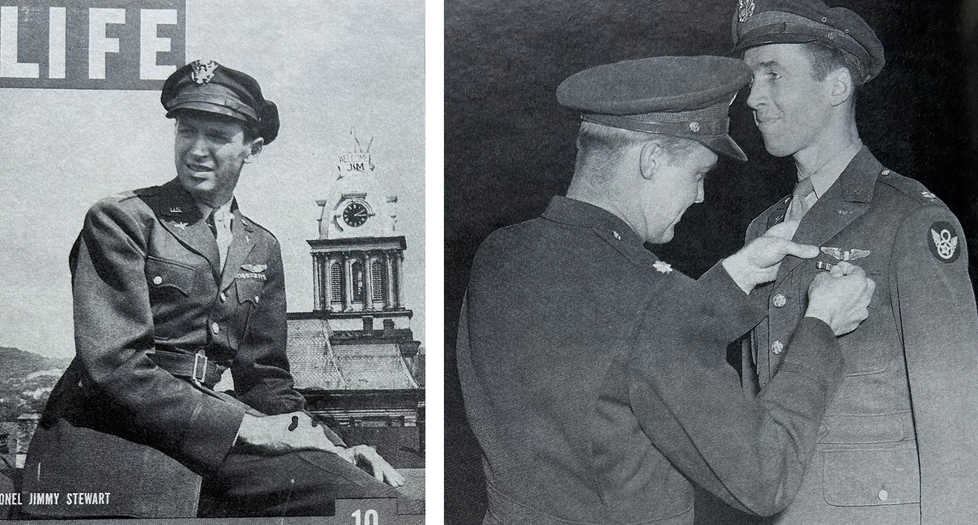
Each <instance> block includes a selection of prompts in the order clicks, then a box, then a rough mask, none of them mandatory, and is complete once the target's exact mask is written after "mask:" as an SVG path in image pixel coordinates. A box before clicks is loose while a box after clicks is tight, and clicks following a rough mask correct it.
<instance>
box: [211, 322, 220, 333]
mask: <svg viewBox="0 0 978 525" xmlns="http://www.w3.org/2000/svg"><path fill="white" fill-rule="evenodd" d="M211 332H214V333H215V334H218V333H220V332H221V325H219V324H217V323H213V324H211Z"/></svg>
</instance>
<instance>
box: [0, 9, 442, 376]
mask: <svg viewBox="0 0 978 525" xmlns="http://www.w3.org/2000/svg"><path fill="white" fill-rule="evenodd" d="M21 3H22V4H26V3H28V2H21ZM186 9H187V10H186V57H187V60H188V61H191V60H194V59H197V58H202V59H210V60H215V61H217V62H218V63H221V64H224V65H226V66H229V67H232V68H234V69H239V70H242V71H244V72H246V73H248V74H250V75H251V76H253V77H255V79H257V80H258V82H259V83H260V84H261V87H262V91H263V93H264V95H265V97H266V98H267V99H269V100H271V101H273V102H275V103H276V104H277V105H278V107H279V112H280V117H281V122H282V127H281V131H280V134H279V136H278V138H277V139H276V140H275V142H273V143H272V144H270V145H268V146H267V147H266V148H265V149H264V151H263V152H262V154H261V155H260V157H259V158H258V160H257V161H256V162H255V163H253V164H249V165H247V166H246V167H245V168H244V171H243V172H242V176H241V180H240V182H239V185H238V189H237V191H236V193H235V196H236V198H237V199H238V202H239V204H240V206H241V209H242V211H243V212H244V213H245V214H246V215H248V216H249V217H251V218H252V219H253V220H255V221H256V222H258V223H259V224H261V225H262V226H264V227H266V228H267V229H269V230H270V231H272V232H273V233H274V234H275V236H276V237H277V238H278V239H279V242H280V243H281V245H282V252H283V253H282V256H283V261H284V264H285V277H286V288H287V294H288V303H289V308H288V309H289V311H290V312H305V311H310V310H311V309H312V301H313V291H312V259H311V257H310V255H309V245H308V244H307V243H306V241H307V240H309V239H315V238H317V237H318V231H317V223H316V219H317V218H318V217H319V211H320V209H319V207H318V206H317V205H316V200H317V199H326V198H330V196H329V195H328V191H329V188H330V185H331V183H332V181H333V178H334V176H335V174H336V173H337V165H338V163H339V156H340V155H341V154H344V153H349V152H350V151H351V150H352V149H353V137H352V135H351V130H352V129H355V130H356V135H357V136H358V137H359V139H360V141H361V142H367V141H369V140H370V139H371V138H372V139H373V142H372V145H371V149H370V153H371V157H372V161H373V163H374V164H375V165H376V171H375V172H374V173H375V174H376V176H377V177H378V178H379V179H381V180H383V181H385V184H388V189H387V191H386V192H385V193H386V194H387V195H397V196H398V197H399V200H398V214H399V217H398V228H399V229H400V233H401V234H402V235H404V236H405V238H406V240H407V250H406V251H405V259H404V268H405V280H406V282H405V295H406V302H407V307H408V308H410V309H412V310H413V311H414V314H415V315H414V318H413V320H412V323H411V326H412V329H413V330H414V334H415V338H416V339H418V340H420V341H422V343H424V342H425V330H424V323H425V316H424V312H425V304H424V285H425V283H424V271H425V253H424V246H425V237H424V227H425V224H424V209H425V202H424V187H425V186H424V183H425V181H424V171H425V142H424V136H425V127H424V123H425V121H424V116H425V103H424V74H425V70H424V58H425V57H424V22H425V18H424V2H423V1H421V0H408V1H397V2H394V1H390V0H358V1H357V2H355V3H353V2H337V1H319V2H299V1H277V2H274V3H273V2H268V1H257V0H234V1H226V0H221V1H214V0H207V1H206V2H204V1H203V0H187V8H186ZM0 130H2V131H3V133H2V140H0V271H2V274H0V346H11V347H17V348H20V349H21V350H26V351H30V352H34V353H37V354H40V355H44V356H49V357H66V356H71V355H73V353H74V346H73V341H72V338H73V335H72V316H71V289H70V278H69V271H68V263H67V261H68V252H69V250H70V248H71V245H72V243H73V242H74V240H75V238H76V236H77V235H78V231H79V230H80V228H81V226H82V221H83V219H84V216H85V212H86V211H87V209H88V208H89V207H90V206H91V205H92V204H93V203H94V202H96V201H97V200H98V199H100V198H102V197H105V196H108V195H112V194H115V193H118V192H121V191H126V190H131V189H134V188H139V187H145V186H150V185H155V184H162V183H164V182H166V181H168V180H170V179H171V178H173V177H174V176H175V171H174V163H173V121H172V120H167V119H166V118H165V117H164V110H163V108H162V106H161V105H160V102H159V92H158V91H108V90H62V89H19V88H18V89H13V88H6V89H0Z"/></svg>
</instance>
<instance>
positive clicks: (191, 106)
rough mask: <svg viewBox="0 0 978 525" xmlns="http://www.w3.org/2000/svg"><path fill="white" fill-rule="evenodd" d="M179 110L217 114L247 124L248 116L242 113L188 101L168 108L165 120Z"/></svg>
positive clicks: (208, 103) (218, 106) (205, 103)
mask: <svg viewBox="0 0 978 525" xmlns="http://www.w3.org/2000/svg"><path fill="white" fill-rule="evenodd" d="M181 109H192V110H194V111H204V112H207V113H217V114H219V115H224V116H227V117H231V118H235V119H238V120H241V121H244V122H248V116H247V115H244V114H242V113H238V112H237V111H234V110H233V109H231V108H228V107H225V106H220V105H217V104H211V103H210V102H201V101H192V100H188V101H186V102H181V103H180V104H177V105H176V106H173V107H172V108H170V110H169V111H167V112H166V118H173V113H174V112H175V111H179V110H181Z"/></svg>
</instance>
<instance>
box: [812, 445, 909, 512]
mask: <svg viewBox="0 0 978 525" xmlns="http://www.w3.org/2000/svg"><path fill="white" fill-rule="evenodd" d="M824 457H825V463H824V465H823V471H822V494H823V496H824V497H825V502H826V503H828V504H829V505H833V506H836V507H867V506H876V505H900V504H906V503H919V502H920V466H919V464H918V463H917V449H916V448H913V447H907V446H904V447H894V448H882V447H880V448H874V449H850V450H829V451H826V452H824Z"/></svg>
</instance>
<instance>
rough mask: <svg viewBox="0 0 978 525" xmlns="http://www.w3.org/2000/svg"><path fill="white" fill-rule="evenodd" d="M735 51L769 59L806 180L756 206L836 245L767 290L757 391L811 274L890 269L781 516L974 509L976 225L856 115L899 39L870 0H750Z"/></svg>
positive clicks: (840, 518)
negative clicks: (886, 162) (971, 238)
mask: <svg viewBox="0 0 978 525" xmlns="http://www.w3.org/2000/svg"><path fill="white" fill-rule="evenodd" d="M738 4H739V5H738V9H737V11H736V12H735V13H734V19H733V40H734V46H735V50H736V51H738V52H742V53H743V58H744V61H745V62H746V63H747V65H748V66H749V67H750V68H751V69H752V71H753V81H752V86H751V91H750V96H749V97H748V99H747V105H748V106H750V108H751V109H752V110H753V113H754V120H755V122H756V123H757V127H758V129H759V130H760V132H761V135H762V137H763V139H764V146H765V148H766V149H767V151H768V152H769V153H771V154H772V155H774V156H777V157H785V156H791V157H792V159H793V160H794V163H795V167H796V173H792V177H793V178H794V177H795V176H797V180H798V184H797V186H796V189H795V191H794V192H793V194H792V195H789V196H787V197H785V198H784V199H782V200H780V201H779V202H777V203H776V204H774V205H773V206H772V207H770V208H769V209H768V210H767V211H765V212H764V213H762V214H761V215H760V216H759V217H758V218H756V219H755V220H754V222H753V223H752V224H751V226H750V228H749V230H748V232H747V240H748V241H750V240H752V239H755V238H757V237H758V236H760V235H762V234H763V233H764V232H765V231H766V230H767V229H768V228H770V227H772V226H773V225H775V224H777V223H779V222H780V221H782V220H792V221H799V220H800V224H799V226H798V229H797V231H796V233H795V236H794V238H793V240H795V241H796V242H799V243H805V244H813V245H817V246H820V247H821V253H820V255H819V256H818V258H817V260H816V261H802V260H800V259H794V258H791V259H787V260H786V261H785V262H784V263H783V264H782V266H781V268H780V271H779V273H778V276H777V279H776V280H775V281H774V282H773V283H772V284H770V285H766V286H762V287H760V288H758V289H756V290H755V291H754V295H756V296H758V297H759V298H760V299H762V300H765V301H766V302H767V305H768V307H767V310H768V314H769V316H768V319H766V320H765V321H764V322H762V323H761V324H760V325H758V327H757V328H756V329H754V331H753V333H752V335H751V337H750V339H749V341H748V344H747V345H746V346H745V349H744V352H743V361H742V369H743V370H744V382H745V387H746V390H747V394H748V396H754V395H755V393H756V392H757V391H761V392H763V391H764V390H765V389H766V388H768V387H769V386H770V385H771V384H772V381H773V380H774V378H775V377H777V373H778V371H779V370H781V369H783V368H784V367H785V366H787V361H786V358H785V356H786V355H787V343H788V341H789V340H790V337H791V333H792V332H793V331H794V329H795V327H796V326H797V325H798V323H799V322H800V321H801V320H802V317H803V315H804V312H805V308H806V306H807V304H808V301H807V296H806V291H807V287H808V283H809V282H811V280H812V278H813V277H814V276H816V275H817V274H820V273H822V272H823V269H825V268H829V267H831V266H833V265H837V264H839V263H840V262H843V261H849V262H852V263H855V264H858V265H860V266H861V267H862V268H864V269H865V270H866V273H867V274H868V275H869V276H871V277H872V278H873V279H874V280H875V281H876V283H877V285H878V286H877V289H876V296H875V297H874V299H873V302H872V304H871V305H870V315H869V319H868V320H867V321H866V322H865V323H863V324H862V326H860V327H859V329H858V330H856V331H855V332H853V333H851V334H849V335H847V336H845V337H843V338H840V339H839V343H840V345H841V347H842V352H843V354H844V355H845V359H846V367H845V376H844V378H843V381H842V385H841V387H840V388H839V392H838V394H837V395H836V397H835V399H834V400H833V402H832V404H831V405H830V406H829V407H828V410H827V411H826V415H825V418H824V421H823V423H822V427H821V430H820V432H819V437H818V444H817V446H816V448H815V459H814V460H813V464H812V468H811V469H809V471H808V472H807V473H806V475H805V478H804V482H803V484H802V486H801V489H800V491H799V493H798V496H797V498H796V500H795V502H794V503H792V504H791V505H790V506H789V507H788V509H787V510H786V511H785V512H784V513H782V514H781V515H779V516H778V517H777V519H776V520H775V521H776V523H779V524H792V525H795V524H812V525H815V524H825V523H859V524H862V525H870V524H879V525H900V524H919V523H924V524H930V523H971V522H973V521H974V520H975V516H978V497H976V495H978V381H976V378H978V318H976V308H975V299H974V295H973V292H972V288H971V282H970V280H969V278H968V256H967V250H966V246H965V239H964V235H963V232H962V229H961V225H960V224H959V223H958V220H957V219H956V218H955V217H954V215H953V214H952V213H951V212H950V211H949V210H948V208H947V207H946V206H945V205H944V204H943V203H942V202H941V201H940V200H939V199H938V198H937V197H936V196H935V195H934V194H933V193H931V192H929V191H927V189H926V188H925V187H923V186H922V185H921V184H920V183H918V182H917V181H915V180H913V179H910V178H906V177H903V176H901V175H898V174H896V173H894V172H893V171H891V170H890V169H888V168H885V167H884V166H883V165H881V164H880V162H879V161H878V160H876V158H875V157H873V155H872V153H870V151H869V149H867V148H866V146H864V145H863V143H862V141H861V140H860V138H859V132H858V130H857V128H856V93H857V91H858V90H859V87H860V86H862V85H863V84H864V83H866V82H868V81H869V80H871V79H872V78H873V77H875V76H876V75H878V74H879V73H880V71H881V70H882V69H883V65H884V56H883V46H882V45H881V44H880V41H879V40H878V39H877V37H876V34H875V33H874V32H873V30H872V29H871V28H870V27H869V25H868V24H866V22H865V21H863V19H862V18H860V17H859V15H857V14H856V13H854V12H852V11H850V10H848V9H845V8H841V7H836V8H830V7H828V6H826V5H825V4H824V3H822V2H821V1H819V0H739V3H738Z"/></svg>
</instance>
